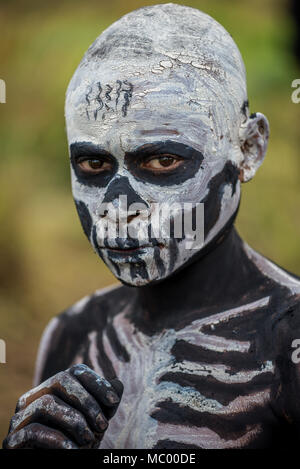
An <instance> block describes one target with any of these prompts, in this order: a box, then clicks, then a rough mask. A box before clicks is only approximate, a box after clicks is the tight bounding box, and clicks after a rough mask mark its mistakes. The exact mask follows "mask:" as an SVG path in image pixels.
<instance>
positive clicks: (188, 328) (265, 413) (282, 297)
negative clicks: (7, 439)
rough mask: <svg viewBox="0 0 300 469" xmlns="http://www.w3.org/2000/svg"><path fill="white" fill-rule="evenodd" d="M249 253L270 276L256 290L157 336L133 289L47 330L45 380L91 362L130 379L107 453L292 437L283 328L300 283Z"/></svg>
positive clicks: (98, 298) (84, 305)
mask: <svg viewBox="0 0 300 469" xmlns="http://www.w3.org/2000/svg"><path fill="white" fill-rule="evenodd" d="M247 256H248V258H249V259H250V262H251V263H253V265H255V266H256V268H257V269H258V270H259V271H260V273H261V274H262V275H263V278H264V281H261V285H260V287H258V288H257V290H256V291H253V292H251V293H250V295H248V296H247V297H243V296H242V297H237V298H235V299H234V301H233V302H232V303H231V304H230V305H229V304H228V307H227V306H226V307H224V309H223V310H220V308H219V307H218V306H216V305H215V306H209V307H207V306H206V307H202V306H199V309H198V310H197V309H194V310H193V311H188V312H187V314H186V316H185V317H183V318H181V320H176V321H174V324H173V325H169V326H168V327H161V328H159V330H157V331H156V332H155V331H154V332H153V331H152V332H151V334H150V333H149V334H147V333H145V330H143V328H142V327H140V326H139V322H138V321H137V320H135V310H136V308H138V304H137V297H136V295H135V293H134V290H133V289H131V288H128V287H117V288H113V289H112V290H109V291H107V292H105V291H104V292H98V293H96V294H95V295H93V296H92V297H89V298H86V299H85V300H82V301H81V302H79V303H78V304H76V305H75V306H74V307H73V308H71V309H70V310H68V311H67V312H66V313H64V314H63V315H61V316H59V317H58V318H56V319H54V320H53V321H52V324H51V325H50V326H49V327H48V331H47V332H46V334H45V336H44V339H43V343H42V349H43V350H44V352H43V351H42V353H41V354H40V358H39V364H38V368H39V370H38V378H37V380H38V381H43V380H44V379H46V378H47V377H48V376H51V375H53V374H55V373H56V372H57V371H60V370H61V369H66V368H67V367H69V366H70V365H71V364H74V363H85V364H87V365H88V366H90V367H91V368H93V369H94V370H95V371H96V372H97V373H99V374H100V375H102V376H103V375H104V376H105V377H107V378H108V379H109V378H113V377H115V376H117V377H118V378H119V379H120V380H121V381H122V383H123V385H124V393H123V396H122V401H121V404H120V406H119V408H118V410H117V413H116V414H115V416H114V417H113V418H112V419H111V421H110V424H109V428H108V430H107V431H106V433H105V436H104V438H103V440H102V442H101V445H100V447H101V448H176V449H178V448H240V447H258V448H260V447H263V448H264V447H271V446H275V445H278V444H280V443H281V444H282V442H283V439H284V438H287V434H288V432H289V431H290V430H289V428H288V430H286V425H288V422H287V420H288V419H287V420H285V419H284V417H283V416H284V414H285V410H284V409H283V408H282V405H281V400H282V399H281V396H282V393H283V391H282V389H283V388H284V386H283V384H284V383H282V363H281V362H282V360H286V363H290V365H291V367H292V366H293V364H292V363H291V360H290V356H289V354H290V351H291V348H290V346H291V343H290V339H289V337H288V334H287V337H286V338H284V335H283V333H282V332H280V334H279V335H278V333H277V332H276V331H277V329H276V328H277V324H278V323H280V322H281V323H285V322H286V316H289V311H290V310H291V305H298V304H299V294H300V282H299V281H298V280H297V279H295V278H294V277H292V276H290V275H289V274H287V273H285V272H284V271H283V270H281V269H279V268H278V267H277V266H275V265H274V264H272V263H271V262H269V261H267V260H266V259H265V258H263V257H262V256H260V255H258V254H257V253H255V252H254V251H252V250H251V249H250V248H249V247H247ZM212 295H213V292H212ZM224 306H225V305H224ZM296 307H297V308H298V309H299V307H298V306H296ZM299 314H300V313H299ZM292 328H293V327H292ZM288 329H289V327H285V329H284V330H288ZM294 329H295V328H294ZM298 330H299V331H300V328H299V329H298ZM276 334H277V335H276ZM275 337H277V338H276V339H275ZM278 337H280V338H281V339H280V340H282V343H283V344H284V345H283V346H281V344H280V343H279V339H278ZM295 337H297V331H296V330H295ZM299 338H300V336H299ZM282 347H283V348H282ZM46 349H48V351H47V352H46V353H45V350H46ZM62 351H63V352H62ZM282 353H284V354H285V356H284V357H283V358H282ZM43 355H44V356H43ZM290 365H288V366H290ZM284 366H285V367H286V366H287V365H286V364H285V365H284ZM286 369H287V368H286Z"/></svg>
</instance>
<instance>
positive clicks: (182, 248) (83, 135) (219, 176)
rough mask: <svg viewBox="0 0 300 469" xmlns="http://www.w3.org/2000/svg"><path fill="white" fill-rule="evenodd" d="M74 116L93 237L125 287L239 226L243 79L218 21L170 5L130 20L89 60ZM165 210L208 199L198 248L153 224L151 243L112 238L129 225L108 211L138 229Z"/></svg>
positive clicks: (86, 224)
mask: <svg viewBox="0 0 300 469" xmlns="http://www.w3.org/2000/svg"><path fill="white" fill-rule="evenodd" d="M65 113H66V123H67V133H68V141H69V145H70V157H71V172H72V188H73V195H74V198H75V202H76V206H77V210H78V213H79V216H80V219H81V222H82V225H83V228H84V231H85V234H86V235H87V237H88V238H89V240H90V242H91V243H92V245H93V247H94V249H95V250H96V252H97V253H98V254H99V255H100V256H101V258H102V259H103V260H104V262H105V263H106V264H107V265H108V267H109V268H110V269H111V270H112V272H113V273H114V274H115V276H116V277H117V278H118V279H120V280H121V281H122V282H124V283H126V284H129V285H135V286H139V285H144V284H147V283H149V282H153V281H159V280H162V279H164V278H166V277H167V276H169V275H170V274H172V273H173V272H175V271H176V270H177V269H178V268H180V267H182V266H183V265H184V264H185V263H186V262H188V261H189V260H190V259H191V258H192V257H193V256H195V255H197V254H198V252H199V251H201V250H202V249H203V248H204V247H205V246H206V245H207V244H208V243H209V242H211V241H212V240H214V239H216V238H217V237H218V236H219V235H220V232H222V230H223V229H224V226H225V225H226V224H227V223H228V221H229V220H231V219H232V218H233V216H234V214H235V213H236V211H237V209H238V205H239V199H240V181H239V180H238V175H239V172H240V170H239V169H238V168H239V165H240V163H241V162H242V161H243V160H244V155H243V153H242V151H241V148H240V147H241V142H240V127H241V125H243V123H245V122H246V121H247V120H248V119H249V114H248V109H247V93H246V85H245V72H244V65H243V62H242V59H241V56H240V54H239V51H238V49H237V47H236V45H235V43H234V42H233V40H232V38H231V37H230V35H229V34H228V33H227V32H226V31H225V30H224V29H223V27H222V26H220V25H219V24H218V23H217V22H216V21H214V20H213V19H212V18H210V17H209V16H207V15H205V14H204V13H201V12H200V11H198V10H195V9H192V8H188V7H184V6H180V5H173V4H165V5H155V6H151V7H146V8H142V9H140V10H137V11H134V12H132V13H130V14H128V15H126V16H124V17H123V18H121V19H120V20H119V21H117V22H116V23H114V24H113V25H112V26H110V27H109V28H108V29H107V30H106V31H104V32H103V33H102V34H101V35H100V36H99V37H98V38H97V39H96V41H95V42H94V43H93V44H92V46H91V47H90V48H89V49H88V51H87V53H86V54H85V56H84V58H83V60H82V62H81V63H80V65H79V67H78V69H77V70H76V72H75V74H74V76H73V78H72V80H71V82H70V84H69V87H68V91H67V98H66V109H65ZM120 195H121V196H126V197H127V206H131V211H130V212H128V211H127V212H126V211H125V209H124V207H123V206H122V204H121V202H120V198H119V196H120ZM166 202H167V203H168V204H169V205H172V204H176V205H177V207H181V208H182V207H183V206H184V204H185V203H190V204H192V205H193V206H194V207H195V205H196V204H197V203H201V202H202V203H204V217H205V220H204V243H203V244H202V246H200V247H198V249H197V250H195V249H188V248H187V247H186V243H185V241H186V239H185V238H186V236H185V234H184V233H183V236H182V237H181V238H176V237H175V236H174V232H173V231H174V230H173V231H172V228H171V232H170V234H171V236H170V237H169V238H168V237H166V236H164V231H163V230H162V234H160V236H152V235H151V234H150V227H151V222H150V221H149V223H148V235H149V236H148V237H143V238H142V239H141V238H139V239H134V238H133V237H132V236H131V237H130V236H128V235H125V236H116V237H115V238H109V237H105V236H104V235H103V233H104V225H105V227H106V229H107V226H109V225H110V223H118V222H119V220H117V221H116V220H115V219H114V220H111V219H110V217H111V213H110V211H109V210H103V204H111V205H110V207H111V208H114V209H119V210H120V212H119V214H120V213H122V214H123V215H124V217H125V218H126V220H127V223H128V225H127V226H128V227H129V226H130V225H131V224H134V223H137V222H138V221H139V218H142V217H143V216H144V217H145V216H146V217H147V216H148V217H149V215H154V213H155V210H157V204H162V203H166ZM132 204H133V205H132ZM132 207H133V208H132ZM179 212H180V208H179ZM145 214H146V215H145ZM165 218H167V219H164V220H163V221H162V225H164V223H165V222H166V225H169V226H170V224H171V227H172V220H171V221H170V219H171V218H172V214H171V215H170V214H169V215H168V216H167V217H165Z"/></svg>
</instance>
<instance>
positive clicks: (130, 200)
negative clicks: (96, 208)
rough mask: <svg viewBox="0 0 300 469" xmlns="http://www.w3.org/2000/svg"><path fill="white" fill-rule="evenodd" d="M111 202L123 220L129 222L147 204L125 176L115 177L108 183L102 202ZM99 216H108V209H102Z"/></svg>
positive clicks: (145, 208) (145, 207) (144, 209)
mask: <svg viewBox="0 0 300 469" xmlns="http://www.w3.org/2000/svg"><path fill="white" fill-rule="evenodd" d="M109 203H111V204H112V205H113V206H114V208H115V209H119V213H120V215H121V216H122V219H123V220H125V219H126V220H127V223H130V222H131V221H132V220H133V219H134V218H136V217H138V216H139V215H140V214H141V212H142V211H147V210H148V208H149V206H148V204H147V203H146V202H145V200H143V199H142V198H141V197H140V195H139V194H138V193H137V192H136V191H135V190H134V189H133V188H132V186H131V185H130V182H129V180H128V178H127V177H126V176H121V177H117V178H116V179H114V180H113V181H112V182H111V184H110V185H109V187H108V189H107V191H106V194H105V196H104V199H103V201H102V204H109ZM100 217H101V218H103V217H107V218H109V217H110V216H109V210H108V209H105V210H103V212H102V214H101V215H100Z"/></svg>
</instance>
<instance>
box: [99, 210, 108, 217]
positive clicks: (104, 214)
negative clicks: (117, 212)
mask: <svg viewBox="0 0 300 469" xmlns="http://www.w3.org/2000/svg"><path fill="white" fill-rule="evenodd" d="M107 214H108V210H104V212H103V213H101V215H100V217H101V218H104V217H106V215H107Z"/></svg>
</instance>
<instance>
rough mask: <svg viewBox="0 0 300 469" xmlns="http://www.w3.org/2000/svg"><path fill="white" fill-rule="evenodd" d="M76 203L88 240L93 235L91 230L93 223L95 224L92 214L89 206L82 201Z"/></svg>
mask: <svg viewBox="0 0 300 469" xmlns="http://www.w3.org/2000/svg"><path fill="white" fill-rule="evenodd" d="M74 202H75V205H76V209H77V212H78V215H79V218H80V221H81V225H82V228H83V231H84V233H85V235H86V236H87V238H88V239H89V238H90V235H91V229H92V223H93V222H92V218H91V215H90V212H89V210H88V208H87V206H86V205H85V203H84V202H82V201H81V200H76V199H74Z"/></svg>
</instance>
